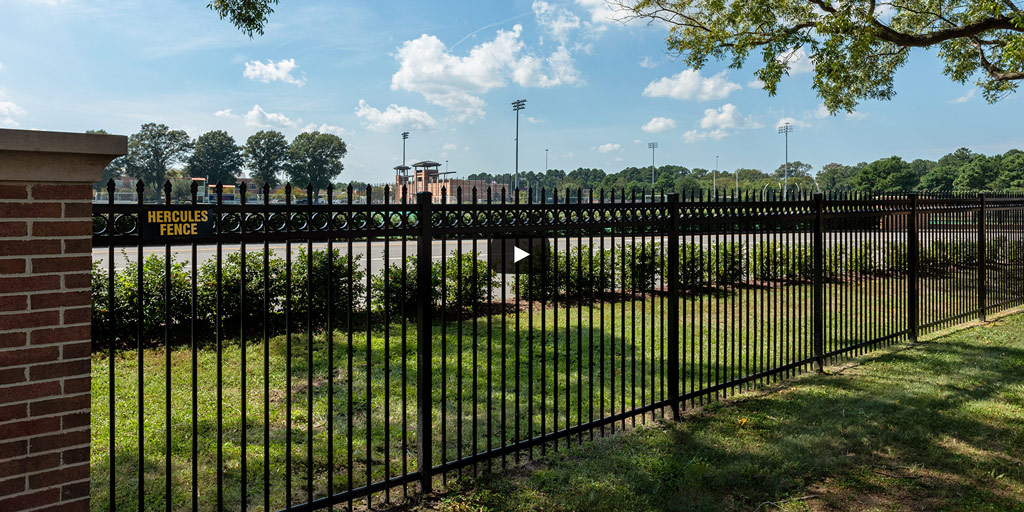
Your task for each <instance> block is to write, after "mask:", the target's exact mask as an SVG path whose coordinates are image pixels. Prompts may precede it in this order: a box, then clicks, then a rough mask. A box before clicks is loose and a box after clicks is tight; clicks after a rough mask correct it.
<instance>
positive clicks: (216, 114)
mask: <svg viewBox="0 0 1024 512" xmlns="http://www.w3.org/2000/svg"><path fill="white" fill-rule="evenodd" d="M213 117H223V118H225V119H230V118H232V117H237V116H236V115H234V114H232V113H231V109H230V108H226V109H224V110H218V111H216V112H214V113H213Z"/></svg>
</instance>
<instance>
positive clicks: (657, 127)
mask: <svg viewBox="0 0 1024 512" xmlns="http://www.w3.org/2000/svg"><path fill="white" fill-rule="evenodd" d="M675 127H676V122H675V121H674V120H672V119H670V118H667V117H654V118H651V120H650V121H647V124H645V125H643V126H641V127H640V129H641V130H643V131H645V132H647V133H661V132H665V131H668V130H674V129H675Z"/></svg>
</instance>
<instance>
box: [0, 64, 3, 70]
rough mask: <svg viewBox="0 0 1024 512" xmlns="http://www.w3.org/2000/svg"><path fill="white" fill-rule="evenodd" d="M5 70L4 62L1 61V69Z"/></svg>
mask: <svg viewBox="0 0 1024 512" xmlns="http://www.w3.org/2000/svg"><path fill="white" fill-rule="evenodd" d="M3 70H4V63H3V62H0V71H3Z"/></svg>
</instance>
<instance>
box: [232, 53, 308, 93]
mask: <svg viewBox="0 0 1024 512" xmlns="http://www.w3.org/2000/svg"><path fill="white" fill-rule="evenodd" d="M297 67H299V66H298V65H297V64H295V59H287V60H280V61H278V62H276V63H275V62H274V61H272V60H269V59H268V60H267V63H266V64H264V63H262V62H260V61H258V60H250V61H249V62H246V63H245V71H244V72H243V75H245V77H246V78H248V79H249V80H259V81H260V82H263V83H265V84H268V83H270V82H273V81H275V80H280V81H282V82H284V83H286V84H292V85H297V86H299V87H302V86H303V85H306V76H305V75H303V76H302V77H301V78H296V77H294V76H292V71H293V70H294V69H295V68H297Z"/></svg>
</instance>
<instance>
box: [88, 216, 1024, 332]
mask: <svg viewBox="0 0 1024 512" xmlns="http://www.w3.org/2000/svg"><path fill="white" fill-rule="evenodd" d="M977 249H978V246H977V243H976V242H946V241H933V242H930V243H928V244H926V245H924V247H923V250H922V252H921V256H920V273H921V275H932V276H936V275H942V274H944V273H947V272H950V271H952V270H954V269H956V268H964V267H971V266H974V265H977V261H978V250H977ZM664 250H665V248H664V246H663V245H662V244H660V243H651V242H648V243H637V244H632V245H625V246H617V247H615V248H614V249H599V248H592V247H590V246H586V245H584V246H579V247H571V248H569V249H568V250H567V251H558V250H548V251H541V253H539V254H534V255H533V256H531V258H530V260H529V262H530V263H531V264H532V265H533V269H531V270H530V271H529V272H523V273H521V274H520V275H519V276H518V277H517V278H510V279H509V283H510V284H511V286H512V289H513V292H514V293H515V294H516V295H518V296H519V297H520V298H522V299H526V300H549V299H555V298H559V297H562V298H567V299H573V300H587V299H589V298H591V297H598V296H602V295H608V294H611V293H621V292H629V293H644V292H650V291H653V290H662V289H664V288H665V282H664V277H665V276H667V275H668V272H667V263H668V258H667V255H666V254H664ZM986 255H987V260H988V261H989V262H990V263H996V262H1002V263H1024V242H1021V241H1016V240H1015V241H1010V240H1008V239H1007V238H1006V237H1004V236H1000V237H996V238H993V239H991V240H990V241H989V243H988V244H987V246H986ZM479 258H480V255H479V254H478V253H476V252H466V253H464V254H462V255H461V257H459V256H456V254H455V253H454V252H453V253H452V254H450V255H449V256H447V257H446V258H443V261H436V262H433V263H432V265H431V283H430V290H429V291H428V293H429V296H430V300H431V301H432V302H433V304H435V307H437V308H442V307H443V308H444V309H445V310H447V311H449V312H456V313H457V314H462V313H470V314H479V313H480V312H481V311H482V307H481V306H483V305H484V304H487V303H488V302H489V301H490V298H489V296H488V290H492V291H498V290H501V286H502V283H501V281H500V280H499V279H498V277H497V274H496V273H495V272H494V271H493V270H491V269H490V268H488V266H487V264H486V263H485V262H484V261H481V260H480V259H479ZM310 263H311V264H310ZM404 263H405V264H404V265H402V264H395V263H391V264H389V265H388V266H387V267H386V268H385V269H384V270H383V271H382V272H378V273H376V274H375V275H372V276H367V274H366V271H365V269H364V267H363V265H362V256H361V255H357V256H356V257H354V258H353V261H352V262H351V265H350V264H349V259H348V257H347V256H345V255H342V254H341V253H340V252H339V251H338V250H337V249H335V250H334V254H333V265H332V266H331V276H330V279H328V253H327V251H325V250H318V251H313V252H312V253H311V254H310V257H307V253H306V252H305V249H304V248H299V249H298V251H297V252H296V254H295V255H294V257H293V258H292V263H291V268H290V269H288V268H287V264H286V262H285V261H284V259H282V258H279V257H277V256H273V255H268V259H267V261H266V268H267V269H268V272H267V273H266V275H264V255H263V253H262V251H257V252H248V253H246V255H245V277H244V279H243V278H242V256H241V254H239V253H237V252H236V253H231V254H229V255H228V256H227V257H226V258H225V260H224V262H223V264H222V265H221V267H220V269H219V274H218V268H217V265H216V262H215V261H207V262H205V263H203V264H202V265H201V266H200V267H199V268H198V271H197V273H196V299H197V300H196V303H195V305H194V306H193V304H192V300H191V296H192V295H191V289H192V288H191V274H190V270H189V269H187V268H186V265H185V263H184V262H181V261H176V260H174V259H173V257H172V260H171V262H170V273H169V274H168V273H166V272H165V268H166V267H165V266H166V265H167V262H165V260H164V259H163V258H162V257H160V256H159V255H151V256H149V257H148V258H146V259H145V260H144V261H143V263H142V274H143V282H144V286H143V287H142V290H141V297H140V293H139V291H140V290H139V287H138V266H137V263H135V262H130V263H128V264H127V266H126V267H125V268H123V269H121V270H119V271H116V272H115V275H114V293H113V300H112V301H111V297H110V296H109V295H108V289H107V287H108V283H109V281H108V277H109V276H108V274H107V271H106V270H105V269H104V268H102V267H99V266H95V265H94V267H93V277H92V299H93V339H94V341H95V343H96V344H97V345H98V346H100V347H106V346H109V344H110V343H111V342H113V343H115V344H121V345H133V344H134V343H136V339H137V336H138V334H139V333H137V332H136V330H135V325H136V322H135V320H134V319H135V317H136V316H137V315H138V313H137V308H138V304H139V301H140V300H141V301H142V302H141V303H142V313H141V319H142V332H141V336H142V339H143V340H144V343H145V344H150V343H156V344H162V340H163V338H164V336H165V325H166V326H167V328H166V333H167V334H169V335H170V338H171V340H172V343H175V342H185V340H189V339H190V338H191V335H192V329H193V326H194V328H195V335H196V338H197V339H198V340H199V341H202V342H206V341H209V340H211V339H214V337H215V335H216V332H217V331H216V329H217V326H218V320H219V326H220V331H221V335H222V336H223V337H224V338H235V337H237V336H238V335H239V334H240V333H241V331H242V321H243V319H244V320H245V330H246V333H247V334H249V335H251V336H262V334H263V332H264V329H265V330H266V331H267V333H268V334H270V335H276V334H279V333H282V332H284V331H285V330H286V328H287V327H288V324H289V323H290V324H291V328H292V329H293V330H294V331H297V332H298V331H305V330H307V326H308V325H309V324H310V322H311V323H312V325H313V326H314V327H313V328H314V330H322V329H325V328H326V325H327V316H328V312H330V313H331V317H332V321H333V324H334V325H335V326H336V327H338V328H346V327H348V326H350V325H352V326H356V325H358V326H364V325H367V324H368V323H371V324H372V323H377V322H385V323H386V321H390V319H397V318H401V317H405V318H412V317H414V316H415V314H416V305H417V300H418V298H419V294H418V289H417V286H418V283H417V280H416V274H417V271H416V269H417V266H418V262H417V259H416V257H415V256H410V257H408V258H406V260H405V262H404ZM824 263H825V268H824V277H825V279H827V280H833V281H835V280H846V279H856V278H858V276H894V275H905V274H906V273H907V271H908V267H909V263H908V258H907V247H906V245H905V244H903V243H894V242H886V243H876V242H863V243H860V244H843V245H833V246H829V247H827V248H826V250H825V254H824ZM524 270H525V269H524ZM165 277H166V278H168V279H169V283H170V301H169V303H168V304H166V305H165V300H164V283H165ZM813 277H814V275H813V255H812V252H811V246H810V245H809V244H783V243H779V242H773V241H762V242H757V243H735V242H722V243H715V244H710V245H708V246H700V245H697V244H690V243H686V244H682V246H681V247H680V250H679V285H680V287H681V289H683V290H691V291H693V290H698V291H699V290H707V289H712V288H716V287H729V286H735V285H738V284H743V283H749V284H758V283H771V282H807V281H809V280H811V279H813ZM243 282H244V283H245V290H244V293H245V301H244V309H243V300H242V283H243ZM218 283H219V285H218ZM307 283H309V284H310V286H307ZM328 289H330V290H331V291H332V293H333V296H332V298H333V300H332V301H330V302H331V304H330V305H329V306H328V300H327V298H328ZM217 290H220V293H219V294H218V293H217ZM218 303H219V308H218ZM367 304H369V308H367V307H366V306H367ZM310 305H312V308H310ZM286 306H287V307H286ZM165 307H166V308H167V313H168V314H167V317H168V319H169V320H170V321H169V322H168V323H166V324H165V322H164V318H165ZM193 307H194V308H195V312H194V314H193ZM218 311H220V313H219V314H218ZM193 316H194V318H195V322H194V323H193V322H192V319H193Z"/></svg>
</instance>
